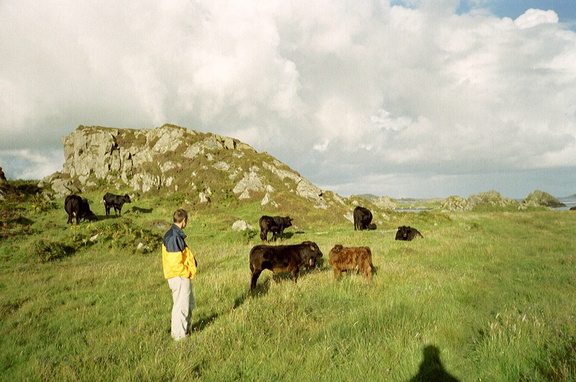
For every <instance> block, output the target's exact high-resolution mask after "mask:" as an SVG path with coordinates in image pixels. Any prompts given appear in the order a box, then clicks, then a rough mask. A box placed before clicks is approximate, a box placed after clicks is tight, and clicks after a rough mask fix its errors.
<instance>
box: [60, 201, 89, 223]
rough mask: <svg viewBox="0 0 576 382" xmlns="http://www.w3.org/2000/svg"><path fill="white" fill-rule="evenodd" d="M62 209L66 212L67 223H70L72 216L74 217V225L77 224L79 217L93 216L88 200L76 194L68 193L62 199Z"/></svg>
mask: <svg viewBox="0 0 576 382" xmlns="http://www.w3.org/2000/svg"><path fill="white" fill-rule="evenodd" d="M64 209H65V210H66V212H67V213H68V221H67V222H66V223H67V224H72V218H73V217H75V218H76V225H78V224H79V222H80V219H83V218H88V217H92V216H94V213H93V212H92V211H91V210H90V205H89V204H88V200H86V199H84V198H81V197H80V196H78V195H68V196H67V197H66V199H65V200H64Z"/></svg>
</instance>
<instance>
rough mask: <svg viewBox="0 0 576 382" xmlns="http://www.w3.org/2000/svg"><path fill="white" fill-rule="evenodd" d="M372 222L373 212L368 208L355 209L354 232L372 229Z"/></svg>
mask: <svg viewBox="0 0 576 382" xmlns="http://www.w3.org/2000/svg"><path fill="white" fill-rule="evenodd" d="M371 222H372V212H370V210H369V209H368V208H364V207H360V206H358V207H356V208H354V230H355V231H356V230H360V231H362V230H365V229H370V223H371Z"/></svg>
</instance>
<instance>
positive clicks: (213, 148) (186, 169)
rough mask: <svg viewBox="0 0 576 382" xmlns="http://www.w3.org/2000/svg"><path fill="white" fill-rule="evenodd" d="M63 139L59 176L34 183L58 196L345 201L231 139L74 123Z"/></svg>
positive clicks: (172, 129)
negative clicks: (89, 194)
mask: <svg viewBox="0 0 576 382" xmlns="http://www.w3.org/2000/svg"><path fill="white" fill-rule="evenodd" d="M62 142H63V145H64V157H65V163H64V165H63V169H62V171H61V172H57V173H55V174H52V175H50V176H48V177H46V178H45V179H43V180H42V182H41V185H42V186H43V187H45V188H46V189H48V190H51V192H52V193H53V195H54V196H58V197H62V196H64V195H68V194H70V193H81V192H83V191H92V190H102V191H110V192H114V191H117V193H125V192H128V193H136V194H146V193H156V194H163V195H168V194H175V193H176V194H185V195H186V197H187V198H188V199H189V200H190V201H191V203H192V204H198V205H201V204H211V203H215V204H219V203H226V202H227V203H229V202H231V201H236V202H242V201H251V202H254V201H259V202H260V203H261V204H262V205H263V206H264V205H266V206H270V207H278V206H280V205H281V204H282V203H284V204H285V205H294V204H299V203H306V204H307V205H313V206H314V207H315V208H318V209H328V208H331V207H337V208H339V209H348V204H349V202H350V201H349V200H347V199H346V198H342V197H340V196H339V195H337V194H335V193H333V192H330V191H326V190H321V189H320V188H319V187H317V186H316V185H314V184H312V183H311V182H310V181H308V180H307V179H305V178H304V177H302V176H301V175H300V174H299V173H298V172H296V171H294V170H292V169H291V168H290V167H289V166H287V165H286V164H284V163H282V162H280V161H279V160H277V159H276V158H274V157H272V156H271V155H269V154H268V153H258V152H256V150H254V149H253V148H252V147H251V146H249V145H247V144H245V143H243V142H240V141H239V140H237V139H233V138H229V137H223V136H219V135H216V134H211V133H201V132H197V131H193V130H190V129H187V128H183V127H179V126H174V125H164V126H162V127H158V128H156V129H151V130H150V129H142V130H136V129H118V128H109V127H96V126H79V127H78V128H77V129H76V130H75V131H74V132H72V133H71V134H70V135H69V136H66V137H63V138H62Z"/></svg>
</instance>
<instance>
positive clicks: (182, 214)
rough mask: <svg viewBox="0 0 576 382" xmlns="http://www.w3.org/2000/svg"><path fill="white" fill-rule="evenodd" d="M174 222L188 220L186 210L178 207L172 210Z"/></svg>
mask: <svg viewBox="0 0 576 382" xmlns="http://www.w3.org/2000/svg"><path fill="white" fill-rule="evenodd" d="M173 218H174V223H181V222H183V221H184V219H186V220H188V212H186V210H183V209H178V210H176V211H174V217H173Z"/></svg>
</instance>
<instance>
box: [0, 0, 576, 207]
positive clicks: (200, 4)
mask: <svg viewBox="0 0 576 382" xmlns="http://www.w3.org/2000/svg"><path fill="white" fill-rule="evenodd" d="M0 25H2V28H1V32H0V167H2V168H3V169H4V172H5V173H6V175H7V177H8V178H10V179H18V178H21V179H41V178H42V177H44V176H46V175H49V174H51V173H53V172H55V171H59V170H61V169H62V164H63V160H64V159H63V149H62V141H61V138H62V137H63V136H66V135H69V134H70V133H72V132H73V131H74V130H75V129H76V127H78V126H79V125H85V126H92V125H94V126H108V127H118V128H138V129H142V128H145V129H151V128H155V127H159V126H161V125H163V124H165V123H173V124H177V125H180V126H184V127H187V128H190V129H193V130H198V131H203V132H212V133H217V134H220V135H225V136H231V137H234V138H237V139H240V140H241V141H243V142H246V143H248V144H250V145H251V146H253V147H254V148H255V149H256V150H257V151H259V152H263V151H266V152H268V153H270V154H271V155H273V156H274V157H276V158H278V159H279V160H281V161H282V162H284V163H286V164H287V165H289V166H290V167H291V168H293V169H294V170H296V171H298V172H300V174H302V175H303V176H304V177H306V178H308V179H309V180H310V181H312V182H313V183H315V184H316V185H318V186H320V187H322V188H324V189H328V190H332V191H335V192H337V193H339V194H340V195H343V196H348V195H351V194H363V193H372V194H376V195H386V196H391V197H394V198H401V197H448V196H450V195H459V196H462V197H468V196H469V195H470V194H474V193H478V192H482V191H488V190H497V191H499V192H501V193H502V195H504V196H507V197H513V198H524V197H526V196H527V195H528V194H529V193H530V192H532V191H534V190H536V189H539V190H543V191H546V192H549V193H551V194H553V195H555V196H558V197H562V196H568V195H571V194H575V193H576V3H575V2H574V0H462V1H459V0H405V1H401V0H317V1H316V0H313V1H310V0H305V1H304V0H261V1H258V0H253V1H249V0H245V1H225V0H206V1H173V0H166V1H158V0H154V1H142V0H133V1H130V0H123V1H117V2H108V1H96V0H94V1H90V0H88V1H77V0H69V1H66V0H43V1H37V0H34V1H30V0H0Z"/></svg>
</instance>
